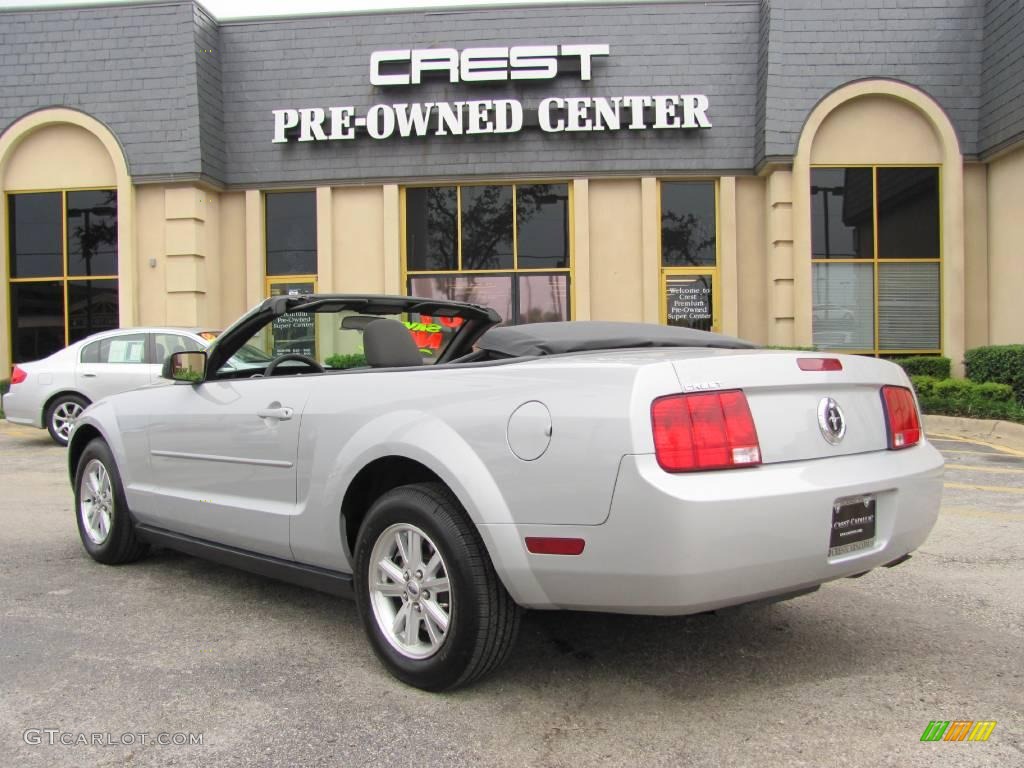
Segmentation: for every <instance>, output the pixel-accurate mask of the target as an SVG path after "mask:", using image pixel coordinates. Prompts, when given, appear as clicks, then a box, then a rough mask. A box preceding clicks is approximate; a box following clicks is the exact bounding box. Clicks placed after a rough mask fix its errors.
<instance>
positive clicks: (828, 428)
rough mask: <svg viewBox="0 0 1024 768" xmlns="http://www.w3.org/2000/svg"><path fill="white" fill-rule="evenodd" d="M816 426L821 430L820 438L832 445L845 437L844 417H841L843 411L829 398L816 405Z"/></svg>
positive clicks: (822, 399)
mask: <svg viewBox="0 0 1024 768" xmlns="http://www.w3.org/2000/svg"><path fill="white" fill-rule="evenodd" d="M818 426H819V427H820V428H821V434H822V437H824V438H825V439H826V440H827V441H828V442H830V443H831V444H832V445H837V444H838V443H840V442H842V440H843V438H844V437H845V436H846V417H845V416H843V409H842V408H840V407H839V403H837V402H836V401H835V400H833V399H832V398H831V397H823V398H821V402H820V403H818Z"/></svg>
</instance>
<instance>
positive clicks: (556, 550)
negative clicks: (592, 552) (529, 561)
mask: <svg viewBox="0 0 1024 768" xmlns="http://www.w3.org/2000/svg"><path fill="white" fill-rule="evenodd" d="M586 544H587V543H586V541H584V540H583V539H567V538H561V537H555V536H527V537H526V549H527V551H529V552H532V553H533V554H535V555H581V554H583V547H585V546H586Z"/></svg>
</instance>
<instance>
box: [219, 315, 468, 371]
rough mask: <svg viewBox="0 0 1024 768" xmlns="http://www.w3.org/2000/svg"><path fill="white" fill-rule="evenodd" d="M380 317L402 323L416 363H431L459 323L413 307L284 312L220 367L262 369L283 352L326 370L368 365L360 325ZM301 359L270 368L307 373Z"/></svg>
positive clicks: (455, 330) (451, 318) (250, 338)
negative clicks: (399, 310)
mask: <svg viewBox="0 0 1024 768" xmlns="http://www.w3.org/2000/svg"><path fill="white" fill-rule="evenodd" d="M380 319H389V320H392V321H397V322H399V323H401V324H402V325H403V326H405V329H406V330H407V331H408V333H409V336H410V338H411V339H412V341H413V344H414V346H415V349H417V350H418V351H419V356H420V362H421V364H433V363H434V362H436V361H437V359H438V358H439V357H440V356H441V355H442V354H443V353H444V351H445V350H446V349H447V348H448V345H449V344H450V343H451V341H452V339H453V338H454V337H455V335H456V334H457V332H458V330H459V329H460V328H461V327H462V324H463V322H464V319H463V318H462V317H457V316H445V317H439V316H433V315H426V314H420V313H416V312H406V313H399V314H388V315H383V314H364V313H360V312H358V311H355V310H349V309H344V310H337V308H331V307H320V308H315V309H314V310H313V311H290V312H285V313H284V314H282V315H279V316H278V317H274V318H273V319H271V320H270V321H269V322H267V323H266V324H264V325H263V326H261V327H260V328H259V329H258V330H257V331H255V332H254V333H253V334H252V335H251V336H250V337H249V338H248V339H246V341H245V342H244V344H243V345H242V346H241V347H240V348H239V349H238V350H237V351H236V352H235V353H234V354H233V355H232V356H231V358H230V359H229V360H228V362H227V363H226V364H225V365H224V366H223V368H222V372H223V373H229V372H235V375H237V373H238V372H240V371H256V370H260V371H263V370H264V369H265V368H266V367H267V366H268V364H270V363H271V362H272V361H274V360H275V359H277V358H279V357H281V356H283V355H296V356H301V357H302V358H308V359H310V360H313V361H315V362H316V363H317V364H318V365H319V366H321V367H323V368H324V369H326V370H331V369H334V370H347V369H354V368H362V367H366V366H367V365H368V363H367V359H366V352H365V349H364V344H363V333H364V331H365V329H366V327H367V326H368V325H369V324H370V323H372V322H374V321H376V320H380ZM309 368H310V366H309V365H308V364H307V363H305V362H303V360H299V359H292V360H283V361H281V363H280V367H279V369H276V370H275V371H274V372H275V373H277V374H283V373H300V372H307V371H308V369H309Z"/></svg>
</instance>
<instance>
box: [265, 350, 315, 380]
mask: <svg viewBox="0 0 1024 768" xmlns="http://www.w3.org/2000/svg"><path fill="white" fill-rule="evenodd" d="M289 360H298V361H299V362H300V363H304V364H305V365H308V366H309V367H310V368H312V369H313V370H314V371H315V372H316V373H323V372H324V367H323V366H322V365H320V363H318V362H317V361H316V360H314V359H313V358H312V357H309V356H307V355H303V354H302V353H301V352H289V353H288V354H286V355H278V356H277V357H275V358H274V359H273V360H271V361H270V362H269V363H267V367H266V368H265V369H264V370H263V375H264V376H273V375H274V371H276V370H277V366H279V365H280V364H281V363H285V362H287V361H289Z"/></svg>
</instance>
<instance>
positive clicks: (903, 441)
mask: <svg viewBox="0 0 1024 768" xmlns="http://www.w3.org/2000/svg"><path fill="white" fill-rule="evenodd" d="M882 403H883V404H884V405H885V421H886V425H887V426H888V428H889V448H890V450H896V449H899V448H909V447H910V446H912V445H917V443H918V442H919V441H920V440H921V419H920V418H919V417H918V415H917V404H916V403H915V402H914V395H913V394H912V393H911V392H910V390H909V389H907V388H906V387H882Z"/></svg>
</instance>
